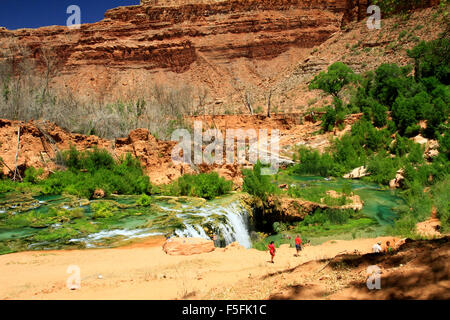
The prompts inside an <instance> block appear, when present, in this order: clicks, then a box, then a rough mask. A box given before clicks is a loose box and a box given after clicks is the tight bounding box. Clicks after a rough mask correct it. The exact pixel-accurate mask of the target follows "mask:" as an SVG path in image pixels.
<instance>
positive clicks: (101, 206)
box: [91, 201, 117, 219]
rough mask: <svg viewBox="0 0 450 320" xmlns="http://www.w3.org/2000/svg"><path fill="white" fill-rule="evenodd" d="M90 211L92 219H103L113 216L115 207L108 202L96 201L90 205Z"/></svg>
mask: <svg viewBox="0 0 450 320" xmlns="http://www.w3.org/2000/svg"><path fill="white" fill-rule="evenodd" d="M91 209H92V210H93V211H94V215H93V218H94V219H104V218H110V217H112V216H114V211H116V210H117V207H116V206H115V205H114V204H113V203H111V202H109V201H97V202H94V203H92V204H91Z"/></svg>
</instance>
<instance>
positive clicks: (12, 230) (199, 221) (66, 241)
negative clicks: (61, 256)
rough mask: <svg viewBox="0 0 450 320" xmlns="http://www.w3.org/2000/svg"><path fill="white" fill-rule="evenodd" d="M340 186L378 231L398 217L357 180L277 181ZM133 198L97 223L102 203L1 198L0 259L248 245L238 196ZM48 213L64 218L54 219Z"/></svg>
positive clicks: (389, 202) (392, 203)
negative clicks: (141, 242) (169, 238)
mask: <svg viewBox="0 0 450 320" xmlns="http://www.w3.org/2000/svg"><path fill="white" fill-rule="evenodd" d="M344 182H346V183H348V182H350V183H351V186H352V189H353V191H354V192H355V193H356V194H358V195H359V196H360V197H361V199H362V200H363V202H364V207H363V209H362V211H361V213H362V214H363V215H366V216H368V217H370V218H373V219H375V220H376V221H377V222H378V226H376V228H378V229H381V228H384V227H385V226H388V225H390V224H392V223H393V221H394V219H395V217H396V215H395V210H394V208H395V207H397V206H400V205H402V204H404V202H403V200H402V199H401V198H400V197H398V195H397V194H396V193H395V192H394V191H391V190H385V189H382V188H380V187H379V186H378V185H376V184H372V183H368V182H364V181H359V180H350V181H348V180H345V179H334V178H333V179H325V178H322V177H311V176H308V177H301V176H280V179H279V180H278V181H277V183H287V184H289V185H295V186H297V187H299V188H313V189H314V188H316V189H317V190H318V192H319V191H320V192H323V191H324V190H330V189H333V190H336V191H340V190H341V189H342V186H343V185H344ZM137 199H139V196H113V197H111V198H109V199H106V200H107V201H108V202H109V203H111V204H112V205H113V207H114V209H113V211H114V212H113V213H114V214H113V216H112V217H110V218H105V219H95V218H94V217H93V215H94V211H93V209H92V204H94V203H96V202H99V201H104V200H91V201H88V200H86V199H79V198H76V197H73V196H31V195H19V194H8V195H3V196H2V197H1V198H0V254H1V253H7V252H11V251H22V250H30V249H40V250H42V249H44V250H45V249H60V248H92V247H112V246H118V245H123V244H125V243H129V242H130V241H135V240H136V239H140V238H145V237H149V236H161V235H167V234H172V235H177V236H186V237H202V238H206V239H210V238H212V235H213V234H216V235H217V236H218V243H220V244H221V245H226V244H229V243H231V242H233V241H238V242H240V243H241V244H242V245H244V246H246V247H249V246H251V241H250V238H249V221H248V220H249V213H250V211H251V208H246V207H245V206H244V205H243V204H242V203H241V202H240V200H239V195H238V194H232V195H228V196H224V197H221V198H219V199H215V200H212V201H205V200H203V199H194V198H186V197H179V198H175V197H157V196H154V197H152V200H153V203H152V205H151V206H148V207H140V206H138V205H137V204H136V201H137ZM52 208H53V209H57V211H58V215H61V216H63V218H64V219H60V218H61V217H59V216H57V217H54V215H55V214H54V211H55V210H52V211H50V210H51V209H52ZM75 211H78V212H81V217H73V216H71V214H72V212H75ZM52 212H53V216H52ZM66 217H67V218H66ZM55 219H56V220H55ZM58 219H59V220H58Z"/></svg>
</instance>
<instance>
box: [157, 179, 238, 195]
mask: <svg viewBox="0 0 450 320" xmlns="http://www.w3.org/2000/svg"><path fill="white" fill-rule="evenodd" d="M232 186H233V182H232V181H229V180H226V179H225V178H222V177H219V175H218V174H217V172H210V173H201V174H197V175H192V174H185V175H183V176H181V177H179V178H178V179H177V180H176V181H174V182H172V183H171V184H169V185H167V186H163V187H161V189H162V190H161V193H162V194H164V195H169V196H188V197H199V198H204V199H207V200H212V199H214V198H216V197H218V196H221V195H224V194H226V193H228V192H230V191H231V189H232Z"/></svg>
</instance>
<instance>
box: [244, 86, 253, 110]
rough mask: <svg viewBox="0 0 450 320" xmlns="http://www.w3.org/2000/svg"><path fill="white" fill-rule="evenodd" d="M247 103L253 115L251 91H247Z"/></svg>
mask: <svg viewBox="0 0 450 320" xmlns="http://www.w3.org/2000/svg"><path fill="white" fill-rule="evenodd" d="M245 104H246V105H247V108H248V111H250V114H251V115H253V107H252V99H251V97H250V92H248V91H247V92H245Z"/></svg>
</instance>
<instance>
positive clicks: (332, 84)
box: [309, 62, 358, 97]
mask: <svg viewBox="0 0 450 320" xmlns="http://www.w3.org/2000/svg"><path fill="white" fill-rule="evenodd" d="M357 79H358V77H357V76H356V75H355V73H354V72H353V70H352V69H351V68H350V67H348V66H347V65H345V64H344V63H342V62H335V63H333V64H332V65H330V66H329V67H328V72H321V73H319V74H318V75H317V76H316V77H315V78H314V79H313V80H312V81H311V83H310V85H309V88H310V89H321V90H323V91H325V92H326V93H329V94H331V95H333V96H335V97H337V96H338V93H339V92H340V91H341V89H342V88H343V87H344V86H345V85H347V84H349V83H351V82H354V81H356V80H357Z"/></svg>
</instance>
